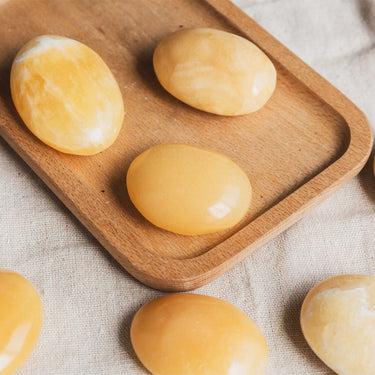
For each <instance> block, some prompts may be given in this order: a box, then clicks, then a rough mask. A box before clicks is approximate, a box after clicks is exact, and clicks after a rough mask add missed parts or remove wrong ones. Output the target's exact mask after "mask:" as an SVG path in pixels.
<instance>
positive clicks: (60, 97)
mask: <svg viewBox="0 0 375 375" xmlns="http://www.w3.org/2000/svg"><path fill="white" fill-rule="evenodd" d="M10 83H11V92H12V98H13V102H14V105H15V107H16V109H17V111H18V113H19V115H20V116H21V118H22V119H23V121H24V122H25V124H26V126H27V127H28V128H29V129H30V130H31V132H33V133H34V134H35V135H36V136H37V137H38V138H39V139H40V140H42V141H43V142H44V143H46V144H48V145H49V146H51V147H53V148H55V149H56V150H59V151H62V152H66V153H70V154H77V155H92V154H96V153H98V152H100V151H103V150H104V149H106V148H108V147H109V146H110V145H111V144H112V143H113V142H114V141H115V139H116V138H117V136H118V134H119V131H120V129H121V125H122V121H123V117H124V105H123V101H122V96H121V92H120V89H119V87H118V84H117V82H116V80H115V78H114V77H113V75H112V73H111V71H110V70H109V68H108V67H107V65H106V64H105V63H104V61H103V60H102V59H101V57H100V56H99V55H98V54H96V53H95V52H94V51H93V50H92V49H90V48H89V47H87V46H85V45H84V44H82V43H79V42H77V41H75V40H72V39H68V38H63V37H59V36H48V35H47V36H40V37H37V38H35V39H33V40H31V41H30V42H28V43H27V44H26V45H25V46H24V47H23V48H22V49H21V50H20V51H19V53H18V54H17V56H16V58H15V60H14V62H13V66H12V71H11V79H10Z"/></svg>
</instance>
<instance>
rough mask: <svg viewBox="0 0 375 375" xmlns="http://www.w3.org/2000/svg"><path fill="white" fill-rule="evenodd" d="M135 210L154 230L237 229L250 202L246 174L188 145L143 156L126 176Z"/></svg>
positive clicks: (191, 232)
mask: <svg viewBox="0 0 375 375" xmlns="http://www.w3.org/2000/svg"><path fill="white" fill-rule="evenodd" d="M126 183H127V188H128V192H129V196H130V199H131V201H132V202H133V204H134V206H135V207H136V208H137V209H138V210H139V212H140V213H141V214H142V215H143V216H144V217H145V218H146V219H147V220H149V221H150V222H151V223H153V224H154V225H156V226H158V227H160V228H163V229H167V230H169V231H172V232H175V233H180V234H187V235H196V234H205V233H211V232H217V231H219V230H222V229H226V228H229V227H232V226H234V225H236V224H237V223H238V222H239V221H240V220H241V219H242V218H243V217H244V215H245V214H246V212H247V210H248V208H249V205H250V201H251V195H252V191H251V185H250V182H249V179H248V177H247V176H246V174H245V172H244V171H243V170H242V169H241V168H240V167H239V166H238V165H237V164H235V163H234V162H233V161H231V160H230V159H229V158H227V157H226V156H224V155H221V154H219V153H216V152H213V151H210V150H206V149H203V148H200V147H195V146H191V145H186V144H161V145H158V146H155V147H152V148H150V149H148V150H147V151H145V152H143V153H142V154H140V155H139V156H138V157H137V158H136V159H134V160H133V162H132V163H131V165H130V167H129V170H128V173H127V179H126Z"/></svg>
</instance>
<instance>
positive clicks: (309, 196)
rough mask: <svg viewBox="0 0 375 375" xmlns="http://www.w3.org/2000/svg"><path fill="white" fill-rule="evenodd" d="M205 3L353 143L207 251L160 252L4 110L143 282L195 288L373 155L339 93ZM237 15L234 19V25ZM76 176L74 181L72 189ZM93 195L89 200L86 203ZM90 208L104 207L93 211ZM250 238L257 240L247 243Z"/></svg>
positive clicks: (56, 187) (66, 199) (79, 213)
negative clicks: (300, 87)
mask: <svg viewBox="0 0 375 375" xmlns="http://www.w3.org/2000/svg"><path fill="white" fill-rule="evenodd" d="M205 2H206V3H207V4H209V5H210V6H211V7H212V8H213V9H215V10H216V12H217V13H218V14H220V16H221V17H224V18H225V19H226V20H227V22H229V23H231V24H232V25H233V26H234V27H235V28H236V29H238V30H241V31H242V32H243V34H244V35H246V36H247V37H248V38H249V39H250V40H252V41H253V42H254V43H256V44H257V45H259V46H260V48H262V50H263V51H264V52H265V53H266V54H267V55H268V56H270V57H271V58H272V59H273V60H277V61H278V62H279V63H280V64H281V65H283V66H284V67H286V68H287V70H288V71H289V72H290V73H291V74H293V75H294V76H295V78H296V79H298V80H299V81H300V82H302V83H303V84H304V85H305V86H307V87H308V88H309V89H310V90H311V91H312V92H314V94H315V95H317V96H318V97H319V98H321V99H322V100H323V101H325V102H326V103H327V104H328V105H330V106H331V107H332V108H333V109H334V110H335V111H336V112H338V113H339V114H340V115H341V116H342V117H343V118H344V120H345V121H346V123H347V126H348V127H349V130H350V143H349V145H348V148H347V150H346V151H345V153H344V154H343V155H342V156H341V157H340V158H339V159H337V160H336V161H335V162H334V163H332V164H331V165H329V166H328V167H327V168H326V169H325V170H323V171H322V172H321V173H319V174H318V175H316V176H315V177H313V178H312V179H311V180H309V181H308V182H306V183H305V184H304V185H302V186H301V187H299V188H298V189H297V190H295V191H294V192H293V193H291V194H290V195H288V196H287V197H286V198H285V199H283V200H282V201H280V202H279V203H278V204H276V205H275V206H273V207H272V208H270V209H269V210H267V211H266V212H265V213H263V214H262V215H261V216H259V217H258V218H257V219H255V220H253V221H252V222H251V223H249V224H248V225H247V226H245V227H244V228H243V229H241V230H240V231H238V232H237V233H235V234H234V235H232V236H231V237H230V238H228V239H227V240H225V241H223V242H222V243H220V244H219V245H217V246H215V247H213V248H212V249H210V250H209V251H207V252H206V253H204V254H202V255H199V256H197V257H194V258H189V259H182V260H179V259H172V258H167V257H163V256H160V255H156V254H154V253H151V252H150V251H148V250H146V249H144V248H143V247H142V246H141V244H140V243H139V242H138V240H137V236H136V235H135V234H134V233H132V232H126V231H124V228H121V227H119V224H117V223H116V222H115V221H113V220H112V219H111V218H110V217H107V214H106V211H105V203H104V202H100V201H98V199H97V197H96V196H95V195H94V194H93V193H92V192H91V191H90V190H89V189H88V188H87V187H86V186H85V184H84V183H83V182H82V181H80V180H79V179H78V178H77V176H76V175H75V174H74V173H73V172H72V171H71V170H70V169H69V168H68V167H67V166H66V165H65V164H64V163H63V162H62V160H61V159H60V158H59V157H58V156H57V155H56V152H55V151H54V150H52V149H49V148H48V147H46V148H45V149H43V151H42V152H41V151H40V149H39V148H40V145H39V144H38V142H39V141H37V140H34V139H33V137H28V138H27V137H23V136H22V134H21V133H20V132H17V129H14V130H13V131H12V132H10V131H6V130H5V124H6V119H5V117H4V116H3V115H2V114H1V112H0V123H1V124H2V125H3V126H1V127H0V134H1V135H2V136H3V138H4V139H5V140H6V141H7V142H8V143H9V144H10V145H11V146H12V147H13V149H14V150H15V151H16V152H17V153H18V154H19V155H20V156H21V157H22V158H23V159H24V160H25V161H26V163H27V164H28V165H29V166H30V167H31V168H32V169H33V170H34V171H35V172H36V173H37V174H38V175H39V177H40V178H41V179H42V180H43V181H44V182H45V183H46V184H47V186H48V187H49V188H50V189H51V190H52V191H53V192H54V193H55V194H56V195H57V196H58V197H59V199H60V200H61V201H62V202H63V203H64V204H65V205H66V206H67V207H68V208H69V209H70V210H71V211H72V213H73V214H74V215H75V216H76V217H77V218H78V219H79V220H80V221H81V222H82V223H83V224H84V225H85V226H86V227H87V229H88V230H89V231H90V232H92V233H95V237H96V238H97V239H98V240H99V242H100V243H101V244H102V245H103V246H104V247H105V248H106V249H107V250H108V251H109V252H110V253H111V254H112V256H113V257H114V258H115V259H116V260H117V261H118V262H119V263H120V264H122V265H123V266H124V268H125V269H126V270H127V271H128V272H129V273H130V274H132V275H133V276H134V277H135V278H137V279H138V280H140V281H141V282H143V283H144V284H146V285H149V286H151V287H154V288H156V289H160V290H165V291H185V290H191V289H195V288H197V287H199V286H202V285H204V284H206V283H207V282H209V281H212V280H213V279H215V278H216V277H218V276H220V275H221V274H223V273H224V272H225V271H227V270H228V269H230V268H232V267H233V266H234V265H236V264H237V263H239V262H240V261H241V260H243V259H244V258H246V257H247V256H249V255H250V254H251V253H252V252H253V251H255V250H256V249H258V248H259V247H261V246H262V245H264V244H265V243H267V242H268V241H269V240H271V239H272V238H274V237H275V236H276V235H277V234H279V233H280V232H282V231H283V230H285V229H286V228H287V227H289V226H290V225H291V224H293V223H294V222H296V221H297V220H298V219H300V218H302V217H303V216H304V215H305V214H306V213H307V212H308V211H309V210H311V209H312V208H313V207H315V206H316V205H317V204H319V203H320V202H322V201H323V200H324V199H326V198H327V197H328V196H329V195H331V194H332V193H333V192H334V191H336V190H337V189H338V188H340V187H341V186H342V185H343V184H344V183H346V182H347V181H349V180H350V179H351V178H353V177H354V176H355V175H356V174H357V173H359V171H360V170H361V168H362V167H363V166H364V164H365V163H366V161H367V159H368V157H369V155H370V152H371V149H372V142H373V137H372V130H371V127H370V125H369V122H368V120H367V118H366V117H365V115H364V114H363V113H362V112H361V111H360V110H359V109H358V108H357V107H356V106H355V105H354V104H353V103H352V102H351V101H350V100H349V99H348V98H346V97H345V96H344V95H343V94H342V93H341V92H339V91H338V90H337V89H336V88H334V87H333V86H332V85H331V84H330V83H328V82H327V81H326V80H325V79H324V78H323V77H321V76H320V75H319V74H318V73H316V72H315V71H314V70H312V69H311V68H310V67H309V66H308V65H307V64H305V63H304V62H303V61H302V60H300V59H299V58H298V57H297V56H295V55H294V54H293V53H292V52H291V51H289V50H288V49H287V48H286V47H285V46H283V45H282V44H281V43H280V42H278V41H277V40H276V39H275V38H274V37H273V36H272V35H270V34H269V33H268V32H266V31H265V30H264V29H263V28H262V27H261V26H259V25H258V24H257V23H256V22H255V21H254V20H252V19H251V18H250V17H249V16H247V15H246V14H245V13H244V12H243V11H242V10H240V9H239V8H237V7H236V6H235V5H234V4H233V3H231V2H230V1H229V0H205ZM226 15H228V16H226ZM233 20H235V21H236V23H235V24H234V23H233ZM250 35H251V36H250ZM54 170H55V171H57V170H58V171H59V177H60V178H59V179H55V178H54V172H52V171H54ZM61 177H63V178H61ZM71 181H74V189H72V185H71ZM82 196H85V197H86V199H85V200H84V204H83V203H82V201H81V199H80V197H82ZM89 201H91V204H87V202H89ZM92 212H97V213H99V212H100V214H98V215H96V216H95V217H93V215H92ZM103 227H106V228H110V230H107V231H106V233H104V232H102V230H101V228H103ZM114 236H115V237H116V238H117V241H116V243H117V244H120V243H122V244H124V243H128V244H131V248H130V246H129V248H127V249H126V252H125V251H124V253H122V252H121V251H120V250H119V249H118V245H117V244H114V243H113V238H114ZM249 237H252V238H253V239H254V240H253V241H252V242H251V243H250V244H249V240H248V238H249ZM136 245H137V246H136ZM145 259H146V261H145Z"/></svg>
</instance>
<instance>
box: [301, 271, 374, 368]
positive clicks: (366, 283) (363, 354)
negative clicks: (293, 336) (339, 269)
mask: <svg viewBox="0 0 375 375" xmlns="http://www.w3.org/2000/svg"><path fill="white" fill-rule="evenodd" d="M301 326H302V331H303V334H304V336H305V338H306V341H307V342H308V344H309V345H310V347H311V349H312V350H313V351H314V352H315V353H316V355H317V356H318V357H320V359H321V360H322V361H323V362H325V363H326V365H327V366H329V367H330V368H331V369H332V370H333V371H335V372H336V373H337V374H339V375H347V374H350V375H373V374H375V277H374V276H366V275H342V276H336V277H333V278H330V279H327V280H324V281H323V282H321V283H320V284H318V285H316V286H315V287H314V288H313V289H311V291H310V292H309V293H308V294H307V296H306V298H305V300H304V302H303V305H302V310H301Z"/></svg>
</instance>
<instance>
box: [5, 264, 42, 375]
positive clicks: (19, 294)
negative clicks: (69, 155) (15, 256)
mask: <svg viewBox="0 0 375 375" xmlns="http://www.w3.org/2000/svg"><path fill="white" fill-rule="evenodd" d="M42 315H43V314H42V302H41V300H40V297H39V294H38V292H37V291H36V289H35V288H34V286H33V285H32V284H31V283H30V282H29V281H28V280H26V279H25V278H24V277H23V276H21V275H19V274H17V273H15V272H11V271H6V270H0V375H11V374H13V373H14V372H15V371H16V370H17V369H18V368H20V367H21V366H22V364H23V363H24V362H25V361H26V359H27V358H28V357H29V356H30V354H31V352H32V351H33V349H34V346H35V344H36V343H37V341H38V338H39V334H40V331H41V328H42Z"/></svg>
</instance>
